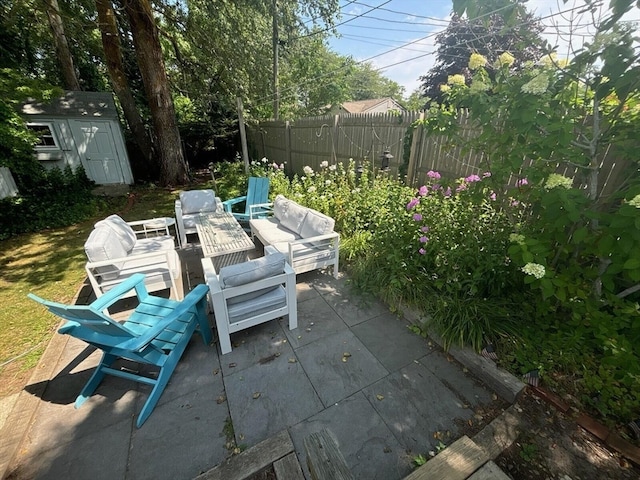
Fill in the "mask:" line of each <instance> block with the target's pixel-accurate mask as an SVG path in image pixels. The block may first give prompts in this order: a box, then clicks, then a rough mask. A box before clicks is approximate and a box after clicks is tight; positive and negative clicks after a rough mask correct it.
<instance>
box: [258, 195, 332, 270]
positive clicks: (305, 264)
mask: <svg viewBox="0 0 640 480" xmlns="http://www.w3.org/2000/svg"><path fill="white" fill-rule="evenodd" d="M265 208H271V213H272V215H271V216H269V217H267V218H264V215H265ZM254 211H255V212H258V213H259V214H260V216H261V218H255V217H254V215H253V213H251V218H250V220H249V226H250V227H251V235H252V237H257V238H258V239H259V240H260V241H261V242H262V244H263V245H264V246H265V247H266V246H268V245H271V246H273V247H274V248H275V249H276V250H277V251H279V252H281V253H282V254H284V255H285V257H286V259H287V263H289V265H291V266H292V267H293V269H294V271H295V272H296V273H297V274H299V273H304V272H308V271H311V270H315V269H317V268H324V267H333V276H334V277H336V278H337V277H338V261H339V253H340V252H339V249H340V235H339V234H338V233H337V232H334V231H333V228H334V226H335V221H334V220H333V218H331V217H328V216H327V215H324V214H322V213H320V212H318V211H316V210H313V209H311V208H308V207H303V206H302V205H299V204H298V203H296V202H294V201H293V200H289V199H288V198H286V197H284V196H282V195H278V196H277V197H276V198H275V200H274V202H273V203H265V204H257V205H252V208H251V212H254Z"/></svg>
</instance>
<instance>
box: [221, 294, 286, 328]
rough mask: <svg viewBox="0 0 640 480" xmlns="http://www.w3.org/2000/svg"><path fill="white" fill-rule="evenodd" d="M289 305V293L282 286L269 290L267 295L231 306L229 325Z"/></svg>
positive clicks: (229, 309)
mask: <svg viewBox="0 0 640 480" xmlns="http://www.w3.org/2000/svg"><path fill="white" fill-rule="evenodd" d="M286 304H287V292H286V290H285V289H284V287H283V286H282V285H277V286H276V287H275V288H272V289H269V290H268V291H267V292H266V293H263V294H261V295H260V296H258V297H253V298H252V299H250V300H247V301H244V302H240V303H235V304H230V303H229V308H228V312H229V323H236V322H239V321H241V320H244V319H245V318H249V317H256V316H258V315H260V314H262V313H266V312H270V311H273V310H275V309H277V308H281V307H284V306H285V305H286Z"/></svg>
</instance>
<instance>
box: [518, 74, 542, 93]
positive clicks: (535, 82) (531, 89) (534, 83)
mask: <svg viewBox="0 0 640 480" xmlns="http://www.w3.org/2000/svg"><path fill="white" fill-rule="evenodd" d="M547 88H549V78H548V77H547V76H546V75H544V74H539V75H536V76H535V77H533V78H532V79H531V80H529V81H528V82H527V83H525V84H524V85H522V87H521V88H520V90H522V92H523V93H530V94H532V95H542V94H543V93H544V92H546V91H547Z"/></svg>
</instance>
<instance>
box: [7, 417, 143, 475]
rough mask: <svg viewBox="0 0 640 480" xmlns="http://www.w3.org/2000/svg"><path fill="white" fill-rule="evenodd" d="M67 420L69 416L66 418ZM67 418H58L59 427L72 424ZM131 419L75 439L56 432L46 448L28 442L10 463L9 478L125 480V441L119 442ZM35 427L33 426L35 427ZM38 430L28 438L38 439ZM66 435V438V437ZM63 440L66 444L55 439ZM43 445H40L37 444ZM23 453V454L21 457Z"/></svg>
mask: <svg viewBox="0 0 640 480" xmlns="http://www.w3.org/2000/svg"><path fill="white" fill-rule="evenodd" d="M69 418H71V417H69ZM69 418H66V419H65V418H64V417H62V418H59V419H58V421H59V422H60V424H61V425H62V424H65V423H66V424H71V425H73V424H74V422H75V421H76V420H77V418H74V419H73V422H70V421H69ZM131 423H132V422H131V420H122V421H120V422H118V423H115V424H113V425H110V426H107V427H104V428H101V429H99V430H94V431H93V432H92V433H90V434H87V435H83V436H82V437H81V438H78V437H76V436H74V435H73V433H69V432H67V433H64V432H59V433H57V434H56V435H55V436H52V437H51V438H50V439H49V442H47V443H48V444H49V446H50V448H48V449H43V450H40V449H34V448H33V447H32V446H31V445H29V443H28V442H27V444H26V445H25V447H24V448H22V449H21V451H20V452H19V454H18V457H17V458H16V459H15V460H14V464H13V465H14V467H13V469H12V473H11V475H12V477H11V478H17V479H26V478H28V479H33V480H36V479H51V480H57V479H62V478H69V479H71V478H73V479H85V478H86V479H89V478H90V479H92V480H94V479H95V480H113V479H114V478H126V467H127V463H126V461H123V459H126V458H127V456H128V454H129V442H128V441H123V439H128V438H129V437H130V435H131ZM36 425H37V424H36ZM40 435H42V432H41V431H40V430H39V429H38V430H35V431H33V430H32V432H31V433H30V435H29V437H30V439H33V437H34V436H40ZM67 435H68V436H67ZM59 439H66V440H67V441H66V442H59V441H56V440H59ZM41 445H43V443H41ZM25 452H26V454H25Z"/></svg>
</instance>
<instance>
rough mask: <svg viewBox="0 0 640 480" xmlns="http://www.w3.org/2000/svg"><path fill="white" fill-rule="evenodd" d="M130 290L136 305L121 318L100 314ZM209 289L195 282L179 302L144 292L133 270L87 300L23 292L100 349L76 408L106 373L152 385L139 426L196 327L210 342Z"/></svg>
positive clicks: (141, 277)
mask: <svg viewBox="0 0 640 480" xmlns="http://www.w3.org/2000/svg"><path fill="white" fill-rule="evenodd" d="M132 289H135V291H136V295H137V296H138V300H139V304H138V306H137V307H136V308H135V310H134V311H133V313H131V315H130V316H129V318H128V319H127V320H126V321H125V322H124V323H119V322H116V321H115V320H113V319H112V318H110V317H109V316H108V315H107V314H105V313H104V312H105V311H106V309H107V308H108V307H110V306H111V305H113V304H114V303H115V302H117V301H118V300H119V299H120V298H123V296H125V294H127V293H129V292H130V291H131V290H132ZM208 292H209V288H208V287H207V286H206V285H198V286H197V287H196V288H194V289H193V290H192V291H191V292H190V293H189V294H188V295H187V296H186V297H185V298H184V300H182V301H176V300H171V299H166V298H161V297H155V296H152V295H149V293H148V292H147V289H146V287H145V286H144V275H142V274H135V275H133V276H131V278H129V279H128V280H126V281H124V282H122V283H121V284H120V285H118V286H116V287H114V288H113V289H111V290H109V291H108V292H107V293H105V294H104V295H103V296H101V297H100V298H98V299H97V300H95V301H94V302H93V303H91V305H63V304H60V303H55V302H49V301H47V300H43V299H42V298H40V297H38V296H36V295H34V294H32V293H30V294H29V295H28V297H29V298H31V299H32V300H35V301H36V302H39V303H41V304H43V305H44V306H45V307H47V308H48V309H49V311H51V312H52V313H54V314H55V315H57V316H59V317H62V318H64V319H65V320H67V323H65V324H64V325H63V326H62V327H61V328H60V329H59V330H58V332H59V333H62V334H67V335H71V336H73V337H76V338H78V339H80V340H83V341H85V342H87V343H89V344H90V345H93V346H95V347H97V348H99V349H100V350H102V351H103V355H102V359H101V360H100V363H99V364H98V366H97V367H96V370H95V372H94V373H93V375H92V376H91V378H90V379H89V381H88V382H87V384H86V385H85V386H84V388H83V389H82V391H81V392H80V395H78V398H77V399H76V402H75V407H76V408H79V407H80V406H81V405H82V404H83V403H84V402H85V401H86V400H87V399H88V398H89V397H90V396H91V395H92V394H93V393H94V392H95V390H96V388H97V387H98V385H100V382H101V381H102V379H103V378H104V377H105V375H107V374H108V375H114V376H116V377H121V378H126V379H129V380H134V381H136V382H140V383H144V384H147V385H152V386H153V389H152V391H151V393H150V394H149V398H147V401H146V402H145V404H144V406H143V407H142V410H141V411H140V414H139V415H138V420H137V423H136V425H137V426H138V428H140V426H141V425H142V424H143V423H144V422H145V420H146V419H147V418H148V417H149V415H151V412H152V411H153V409H154V407H155V406H156V403H158V400H159V399H160V396H161V395H162V392H163V391H164V388H165V386H166V385H167V383H168V382H169V379H170V378H171V375H172V373H173V371H174V369H175V368H176V365H177V364H178V361H179V360H180V357H181V356H182V354H183V353H184V350H185V348H186V347H187V344H188V343H189V340H190V339H191V336H192V334H193V333H194V332H195V330H196V329H197V328H198V327H199V330H200V334H201V335H202V339H203V340H204V342H205V344H207V345H208V344H209V343H211V339H212V338H211V337H212V335H211V327H210V326H209V322H208V320H207V310H206V309H207V293H208ZM120 358H123V359H127V360H131V361H134V362H140V363H144V364H147V365H155V366H157V367H159V368H160V371H159V373H158V376H157V379H156V378H149V377H146V376H143V375H137V374H134V373H131V372H130V371H124V370H118V369H115V368H112V365H113V363H114V362H115V361H116V360H117V359H120Z"/></svg>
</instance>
